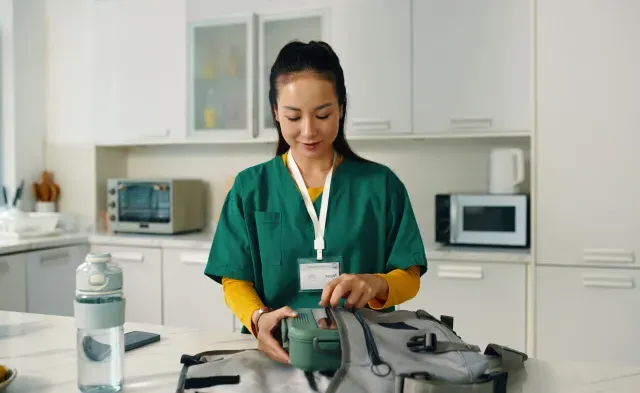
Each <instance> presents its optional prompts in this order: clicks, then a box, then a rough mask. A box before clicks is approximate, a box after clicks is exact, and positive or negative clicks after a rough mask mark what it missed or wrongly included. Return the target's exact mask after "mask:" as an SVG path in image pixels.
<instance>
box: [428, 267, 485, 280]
mask: <svg viewBox="0 0 640 393" xmlns="http://www.w3.org/2000/svg"><path fill="white" fill-rule="evenodd" d="M438 277H439V278H459V279H463V280H482V277H483V271H482V267H480V266H440V267H438Z"/></svg>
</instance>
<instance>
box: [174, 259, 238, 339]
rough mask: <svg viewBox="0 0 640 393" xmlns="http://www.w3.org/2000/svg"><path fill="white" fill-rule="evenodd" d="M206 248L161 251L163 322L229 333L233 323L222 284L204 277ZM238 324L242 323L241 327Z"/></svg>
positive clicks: (232, 328) (233, 326)
mask: <svg viewBox="0 0 640 393" xmlns="http://www.w3.org/2000/svg"><path fill="white" fill-rule="evenodd" d="M208 256H209V253H208V251H206V250H184V249H164V250H163V258H162V259H163V264H164V270H163V274H162V276H163V278H162V282H163V288H164V294H163V295H164V324H165V325H169V326H185V327H191V328H199V329H208V330H211V331H214V332H221V333H231V332H233V331H234V330H236V329H235V325H236V322H234V319H235V317H234V316H233V313H232V312H231V311H230V310H229V308H228V307H227V305H226V304H225V301H224V293H223V292H222V285H220V284H218V283H216V282H214V281H213V280H212V279H210V278H209V277H207V276H205V274H204V268H205V266H206V263H207V259H208ZM240 327H241V326H240Z"/></svg>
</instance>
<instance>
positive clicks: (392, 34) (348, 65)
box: [329, 0, 412, 135]
mask: <svg viewBox="0 0 640 393" xmlns="http://www.w3.org/2000/svg"><path fill="white" fill-rule="evenodd" d="M332 3H333V6H332V8H331V22H330V25H331V40H330V42H329V43H330V44H331V46H332V47H333V49H334V50H335V52H336V53H337V55H338V56H339V57H340V64H341V65H342V68H343V70H344V77H345V83H346V88H347V117H346V121H345V128H346V132H347V133H349V134H351V135H354V134H369V135H371V134H390V133H394V134H395V133H400V134H406V133H411V132H412V128H411V4H412V2H411V0H349V1H333V2H332Z"/></svg>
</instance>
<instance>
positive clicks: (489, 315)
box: [399, 261, 526, 352]
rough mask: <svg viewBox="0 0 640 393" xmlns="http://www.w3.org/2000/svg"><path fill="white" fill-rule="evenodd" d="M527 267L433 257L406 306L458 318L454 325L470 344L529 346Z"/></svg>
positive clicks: (522, 349)
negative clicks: (416, 292) (414, 293)
mask: <svg viewBox="0 0 640 393" xmlns="http://www.w3.org/2000/svg"><path fill="white" fill-rule="evenodd" d="M525 296H526V266H525V265H523V264H508V263H478V262H468V263H467V262H443V261H429V269H428V271H427V272H426V273H425V274H424V275H423V276H422V280H421V288H420V291H419V293H418V295H417V296H416V297H415V298H413V299H412V300H410V301H408V302H406V303H403V304H402V305H400V307H399V308H400V309H405V310H412V311H415V310H417V309H423V310H425V311H427V312H429V313H430V314H431V315H433V316H434V317H436V318H440V316H441V315H449V316H452V317H453V318H454V327H453V328H454V330H455V331H456V333H457V334H458V335H459V336H460V337H462V339H463V340H465V341H466V342H468V343H469V344H475V345H478V346H479V347H480V349H482V350H484V349H485V347H486V346H487V344H490V343H495V344H500V345H506V346H509V347H511V348H513V349H516V350H519V351H523V352H524V351H526V342H525V340H526V334H525V329H526V322H525V315H526V302H525Z"/></svg>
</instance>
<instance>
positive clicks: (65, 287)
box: [26, 245, 89, 316]
mask: <svg viewBox="0 0 640 393" xmlns="http://www.w3.org/2000/svg"><path fill="white" fill-rule="evenodd" d="M88 251H89V248H88V246H86V245H77V246H69V247H60V248H53V249H46V250H40V251H32V252H29V253H27V254H26V258H27V312H30V313H38V314H49V315H62V316H73V301H74V298H75V287H76V269H77V268H78V266H79V265H80V264H81V263H83V262H84V258H85V256H86V255H87V253H88Z"/></svg>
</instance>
